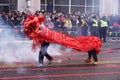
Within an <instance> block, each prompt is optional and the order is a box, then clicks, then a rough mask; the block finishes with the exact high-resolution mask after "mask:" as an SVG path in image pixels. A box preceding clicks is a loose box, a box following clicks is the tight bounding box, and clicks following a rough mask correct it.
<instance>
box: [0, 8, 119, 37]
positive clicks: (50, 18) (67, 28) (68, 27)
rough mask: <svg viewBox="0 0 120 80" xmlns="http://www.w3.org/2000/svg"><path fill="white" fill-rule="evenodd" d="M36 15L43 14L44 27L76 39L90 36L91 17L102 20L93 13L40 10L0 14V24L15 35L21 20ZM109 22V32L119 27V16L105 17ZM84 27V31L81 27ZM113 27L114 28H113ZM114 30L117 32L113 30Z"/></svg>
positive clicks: (19, 27)
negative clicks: (7, 27)
mask: <svg viewBox="0 0 120 80" xmlns="http://www.w3.org/2000/svg"><path fill="white" fill-rule="evenodd" d="M32 14H34V15H36V16H39V14H43V15H44V17H45V20H46V22H45V25H46V26H47V27H48V28H50V29H52V30H55V31H58V32H63V33H65V34H67V35H70V36H73V37H76V36H87V35H90V33H91V31H90V27H91V20H92V18H93V16H98V20H100V19H101V18H102V16H99V14H94V13H86V14H81V13H80V12H79V11H78V12H75V13H72V14H63V13H56V11H54V12H53V13H48V12H47V11H44V10H41V11H36V12H35V13H31V12H29V11H27V12H20V11H15V10H12V11H10V12H9V13H5V12H1V13H0V24H1V25H7V26H9V28H11V29H13V31H14V32H15V33H17V34H21V33H22V27H23V26H22V24H21V22H22V20H23V19H25V18H26V17H27V16H28V15H32ZM103 16H105V15H103ZM106 18H107V20H108V22H109V28H110V30H113V29H114V27H120V16H119V15H116V16H113V15H111V16H106ZM83 26H84V29H83V30H81V29H82V27H83ZM113 26H114V27H113ZM115 30H118V29H116V28H115Z"/></svg>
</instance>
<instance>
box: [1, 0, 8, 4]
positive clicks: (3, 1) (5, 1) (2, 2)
mask: <svg viewBox="0 0 120 80" xmlns="http://www.w3.org/2000/svg"><path fill="white" fill-rule="evenodd" d="M0 4H9V0H0Z"/></svg>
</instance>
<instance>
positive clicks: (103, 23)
mask: <svg viewBox="0 0 120 80" xmlns="http://www.w3.org/2000/svg"><path fill="white" fill-rule="evenodd" d="M100 21H101V27H108V22H107V21H103V20H100Z"/></svg>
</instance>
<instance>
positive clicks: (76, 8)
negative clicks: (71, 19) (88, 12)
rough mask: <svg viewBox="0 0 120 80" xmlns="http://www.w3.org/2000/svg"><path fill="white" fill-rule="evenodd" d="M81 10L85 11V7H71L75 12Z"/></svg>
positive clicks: (81, 11)
mask: <svg viewBox="0 0 120 80" xmlns="http://www.w3.org/2000/svg"><path fill="white" fill-rule="evenodd" d="M78 11H80V13H85V7H75V6H74V7H72V8H71V12H72V13H74V12H78Z"/></svg>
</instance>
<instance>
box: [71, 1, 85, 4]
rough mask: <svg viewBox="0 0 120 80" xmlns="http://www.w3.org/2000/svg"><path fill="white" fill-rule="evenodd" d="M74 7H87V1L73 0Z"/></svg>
mask: <svg viewBox="0 0 120 80" xmlns="http://www.w3.org/2000/svg"><path fill="white" fill-rule="evenodd" d="M71 4H72V5H85V0H71Z"/></svg>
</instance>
